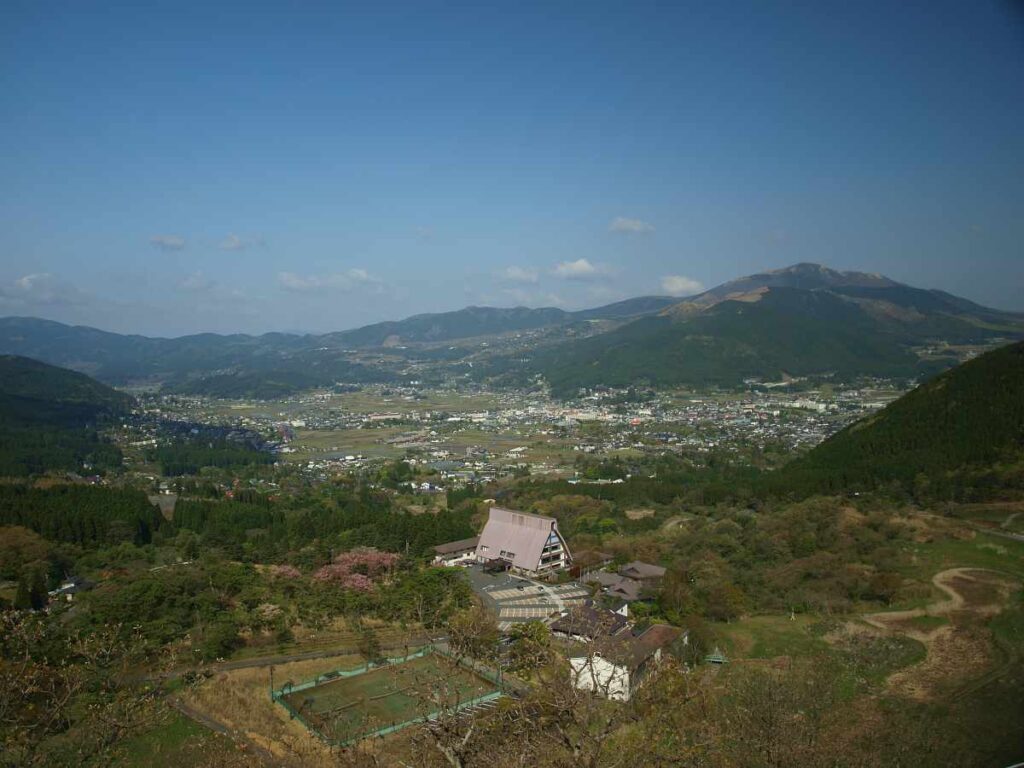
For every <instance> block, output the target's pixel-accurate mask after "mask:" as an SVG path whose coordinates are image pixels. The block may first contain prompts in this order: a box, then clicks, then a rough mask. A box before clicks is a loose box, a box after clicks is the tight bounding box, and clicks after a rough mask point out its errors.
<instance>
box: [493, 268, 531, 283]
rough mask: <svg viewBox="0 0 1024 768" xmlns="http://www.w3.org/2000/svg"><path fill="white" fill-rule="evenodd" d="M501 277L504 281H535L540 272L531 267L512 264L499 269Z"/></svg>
mask: <svg viewBox="0 0 1024 768" xmlns="http://www.w3.org/2000/svg"><path fill="white" fill-rule="evenodd" d="M500 277H501V279H502V280H503V281H504V282H506V283H536V282H537V281H538V280H539V279H540V273H539V272H537V270H536V269H533V268H532V267H518V266H515V265H512V266H511V267H505V269H503V270H502V271H501V275H500Z"/></svg>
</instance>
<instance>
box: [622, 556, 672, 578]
mask: <svg viewBox="0 0 1024 768" xmlns="http://www.w3.org/2000/svg"><path fill="white" fill-rule="evenodd" d="M619 573H621V574H622V575H623V576H628V577H630V578H631V579H660V578H661V577H662V576H664V575H665V569H664V568H662V567H661V566H660V565H651V564H650V563H643V562H640V561H639V560H634V561H633V562H631V563H626V564H625V565H624V566H622V567H621V568H619Z"/></svg>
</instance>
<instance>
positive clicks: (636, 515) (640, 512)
mask: <svg viewBox="0 0 1024 768" xmlns="http://www.w3.org/2000/svg"><path fill="white" fill-rule="evenodd" d="M626 517H627V518H628V519H629V520H643V519H644V518H645V517H654V510H653V509H627V510H626Z"/></svg>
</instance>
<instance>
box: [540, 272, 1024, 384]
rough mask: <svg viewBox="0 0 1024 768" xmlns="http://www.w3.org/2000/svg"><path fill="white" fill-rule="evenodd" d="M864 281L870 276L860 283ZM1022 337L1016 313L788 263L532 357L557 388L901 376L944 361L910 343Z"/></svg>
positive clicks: (1021, 323)
mask: <svg viewBox="0 0 1024 768" xmlns="http://www.w3.org/2000/svg"><path fill="white" fill-rule="evenodd" d="M812 266H813V267H814V269H813V270H810V267H812ZM759 278H763V279H759ZM871 280H874V281H875V283H877V284H864V283H869V282H871ZM787 281H788V283H789V284H786V282H787ZM1022 336H1024V320H1022V318H1021V317H1020V316H1018V315H1013V314H1011V313H1006V312H1000V311H998V310H990V309H986V308H985V307H980V306H978V305H975V304H972V303H971V302H968V301H966V300H963V299H958V298H957V297H954V296H950V295H949V294H944V293H942V292H939V291H927V290H922V289H918V288H911V287H909V286H905V285H900V284H898V283H893V282H892V281H885V279H884V278H875V277H873V276H864V275H858V274H856V273H854V274H852V275H851V274H850V273H839V272H833V271H831V270H827V269H825V268H823V267H818V266H816V265H797V266H796V267H793V268H791V269H790V270H781V271H778V272H774V273H769V274H766V275H761V276H753V277H750V278H742V279H741V280H738V281H733V283H726V284H725V285H723V286H719V287H718V288H715V289H712V290H711V291H708V292H707V293H705V294H702V295H700V296H697V297H694V298H693V299H691V300H687V301H684V302H680V303H679V304H677V305H676V306H673V307H670V308H669V309H667V310H665V311H664V312H662V313H661V314H659V315H657V316H653V317H644V318H641V319H638V320H635V321H633V322H631V323H628V324H626V325H624V326H622V327H619V328H617V329H615V330H612V331H610V332H608V333H603V334H599V335H596V336H591V337H589V338H586V339H581V340H576V341H571V342H568V343H565V344H561V345H559V346H557V347H554V348H550V349H547V350H543V351H541V352H539V353H538V354H537V355H536V357H535V358H534V360H532V361H531V366H532V368H533V370H534V372H537V373H541V374H543V375H544V377H545V378H546V379H547V381H548V383H549V384H550V385H551V388H552V391H553V393H554V394H555V395H556V396H563V397H564V396H571V395H572V394H574V393H575V392H576V391H577V390H578V389H579V388H581V387H595V386H601V385H604V386H618V387H623V386H629V385H632V384H649V385H654V386H672V385H686V386H693V387H705V386H726V387H731V386H737V385H740V384H742V383H743V381H744V380H745V379H762V380H777V379H779V378H781V377H783V376H811V375H831V376H835V377H837V378H839V379H849V378H855V377H858V376H882V377H908V378H910V377H919V376H925V375H929V374H931V373H934V372H937V371H938V370H942V368H943V367H946V366H948V365H951V364H953V363H954V362H955V360H953V359H952V358H950V359H948V360H941V359H940V360H932V361H930V362H929V363H927V364H923V363H922V362H921V361H920V359H919V357H918V355H917V354H916V353H915V352H914V348H915V347H920V346H924V345H930V344H935V343H941V342H947V343H951V344H975V343H988V342H991V341H992V340H994V339H999V338H1005V339H1014V338H1021V337H1022Z"/></svg>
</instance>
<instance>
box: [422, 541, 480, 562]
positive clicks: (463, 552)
mask: <svg viewBox="0 0 1024 768" xmlns="http://www.w3.org/2000/svg"><path fill="white" fill-rule="evenodd" d="M479 541H480V537H479V536H474V537H473V538H471V539H462V540H460V541H450V542H448V543H447V544H438V545H437V546H436V547H434V561H433V563H434V565H467V564H469V563H473V562H476V545H477V544H478V543H479Z"/></svg>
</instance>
